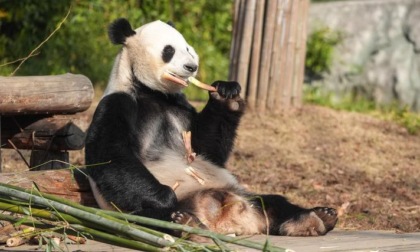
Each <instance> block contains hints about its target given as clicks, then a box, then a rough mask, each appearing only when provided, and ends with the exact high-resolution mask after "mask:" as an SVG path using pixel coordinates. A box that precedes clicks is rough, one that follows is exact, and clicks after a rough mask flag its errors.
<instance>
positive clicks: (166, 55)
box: [162, 45, 175, 63]
mask: <svg viewBox="0 0 420 252" xmlns="http://www.w3.org/2000/svg"><path fill="white" fill-rule="evenodd" d="M174 54H175V48H174V47H173V46H171V45H167V46H165V47H164V48H163V51H162V60H163V62H165V63H168V62H169V61H171V59H172V58H173V57H174Z"/></svg>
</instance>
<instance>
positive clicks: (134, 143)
mask: <svg viewBox="0 0 420 252" xmlns="http://www.w3.org/2000/svg"><path fill="white" fill-rule="evenodd" d="M109 36H110V39H111V41H112V42H113V43H115V44H123V48H122V50H121V52H120V53H119V55H118V56H117V58H116V61H115V64H114V67H113V70H112V73H111V78H110V81H109V84H108V88H107V90H106V94H105V96H104V97H103V98H102V100H101V102H100V103H99V105H98V107H97V109H96V112H95V115H94V117H93V121H92V124H91V126H90V128H89V131H88V134H87V138H86V164H87V165H93V166H89V167H88V173H89V175H90V182H91V186H92V189H93V191H94V194H95V198H96V199H97V201H98V204H99V206H100V207H101V208H109V209H112V207H111V205H110V204H109V203H111V202H112V203H113V204H115V205H116V206H117V207H118V208H119V209H122V210H124V211H127V212H132V213H135V214H138V215H142V216H147V217H152V218H158V219H162V220H172V221H175V222H178V223H182V224H186V223H187V222H188V223H189V224H190V225H198V226H201V227H206V228H209V229H211V230H213V231H216V232H221V233H235V234H238V235H241V234H256V233H265V232H266V230H268V231H269V233H270V234H274V235H299V236H301V235H303V236H308V235H323V234H325V233H327V232H328V231H330V230H332V229H333V228H334V225H335V223H336V221H337V214H336V212H335V210H334V209H331V208H326V207H317V208H313V209H305V208H302V207H299V206H296V205H293V204H291V203H289V202H288V201H287V200H286V199H285V198H283V197H282V196H279V195H256V194H252V193H249V192H246V191H245V190H243V189H242V188H241V186H240V185H239V184H238V182H237V180H236V179H235V177H234V176H233V175H232V174H231V173H229V171H228V170H226V169H225V168H224V165H225V162H226V161H227V159H228V157H229V154H230V152H231V150H232V147H233V142H234V138H235V134H236V129H237V127H238V124H239V120H240V118H241V116H242V114H243V110H244V102H243V100H242V99H241V98H240V97H239V93H240V89H241V87H240V86H239V84H238V83H236V82H224V81H217V82H215V83H213V86H214V87H215V88H216V89H217V92H211V93H210V98H209V101H208V103H207V105H206V106H205V108H204V109H203V110H202V111H201V112H200V113H197V112H196V111H195V109H194V108H193V107H192V106H191V105H190V104H189V103H188V102H187V100H186V99H185V97H184V95H183V94H182V93H181V92H180V91H181V90H182V88H184V87H185V86H186V79H187V78H188V77H190V76H195V74H196V73H197V69H198V56H197V54H196V53H195V51H194V49H193V48H192V47H191V46H189V45H188V44H187V42H186V41H185V39H184V38H183V36H182V35H181V34H180V33H179V32H177V31H176V30H175V29H174V28H173V27H171V26H169V25H168V24H165V23H162V22H160V21H155V22H152V23H149V24H146V25H144V26H142V27H140V28H138V29H136V30H132V28H131V26H130V24H129V23H128V21H127V20H125V19H118V20H116V21H115V22H114V23H113V24H111V26H110V28H109ZM184 131H191V145H192V149H193V150H194V151H195V152H196V153H197V156H196V157H195V158H194V161H193V162H192V163H190V162H189V161H188V160H187V158H186V154H188V153H187V152H186V145H187V144H186V143H185V141H184V140H183V135H182V133H183V132H184ZM192 157H193V156H192ZM94 164H100V165H94ZM187 168H189V170H188V171H187ZM265 214H266V215H267V216H265ZM266 217H267V218H268V226H267V221H266Z"/></svg>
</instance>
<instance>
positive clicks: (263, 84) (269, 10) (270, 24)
mask: <svg viewBox="0 0 420 252" xmlns="http://www.w3.org/2000/svg"><path fill="white" fill-rule="evenodd" d="M276 11H277V0H269V1H267V6H266V19H265V28H264V37H263V47H262V55H261V64H260V68H259V73H260V76H259V80H258V82H259V86H258V95H257V110H258V111H259V112H261V113H264V112H265V110H266V108H267V107H266V105H267V92H268V88H269V81H270V63H271V56H272V55H271V50H272V46H273V38H274V28H275V22H276Z"/></svg>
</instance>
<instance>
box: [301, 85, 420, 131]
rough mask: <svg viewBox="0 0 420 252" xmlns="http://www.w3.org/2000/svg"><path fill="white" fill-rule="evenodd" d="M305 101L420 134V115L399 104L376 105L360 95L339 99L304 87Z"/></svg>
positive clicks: (315, 89) (328, 93)
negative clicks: (382, 121) (353, 113)
mask: <svg viewBox="0 0 420 252" xmlns="http://www.w3.org/2000/svg"><path fill="white" fill-rule="evenodd" d="M303 97H304V98H303V99H304V101H305V102H306V103H310V104H317V105H321V106H326V107H330V108H333V109H337V110H345V111H354V112H358V113H366V114H371V115H373V116H376V117H378V118H381V119H385V120H391V121H394V122H396V123H398V124H400V125H401V126H403V127H405V128H406V129H407V131H408V132H409V133H410V134H418V133H419V132H420V114H418V113H414V112H412V111H410V109H409V108H408V107H407V106H403V107H402V106H400V105H398V104H392V105H387V106H385V105H381V106H380V105H376V104H375V102H374V101H372V100H369V99H367V98H365V97H364V96H360V95H345V96H343V97H340V98H339V99H334V98H335V96H334V95H333V94H332V93H331V92H327V91H325V90H322V89H320V88H318V87H314V86H307V85H306V86H304V95H303Z"/></svg>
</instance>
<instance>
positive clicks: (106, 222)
mask: <svg viewBox="0 0 420 252" xmlns="http://www.w3.org/2000/svg"><path fill="white" fill-rule="evenodd" d="M28 191H29V192H28ZM1 193H3V194H5V195H13V197H16V198H19V199H22V200H26V201H30V202H33V203H36V204H39V205H43V206H45V207H51V206H52V207H54V208H55V209H57V210H58V211H59V212H60V213H58V214H57V215H61V217H62V219H67V217H70V218H72V219H71V223H73V224H79V225H83V226H89V227H99V228H103V227H105V228H107V229H108V230H112V231H116V232H118V233H121V234H122V235H125V236H129V237H133V234H135V235H138V233H139V232H141V233H146V232H145V231H148V230H150V229H147V228H144V227H139V226H136V225H133V224H130V225H128V224H127V221H131V222H135V223H139V224H144V225H148V226H154V227H159V228H166V229H173V230H181V231H184V232H188V233H192V234H198V235H201V236H205V237H209V238H212V239H214V240H221V241H224V242H229V243H232V244H237V245H241V246H245V247H249V248H255V249H260V250H261V249H263V248H264V245H263V244H261V243H257V242H252V241H248V240H243V239H242V238H239V239H238V238H235V237H229V236H225V235H220V234H216V233H213V232H210V231H208V230H203V229H198V228H193V227H189V226H183V225H180V224H176V223H170V222H166V221H161V220H155V219H151V218H146V217H141V216H135V215H129V214H124V213H119V212H112V211H106V210H100V209H95V208H90V207H85V206H82V205H79V204H76V203H74V202H71V201H69V200H65V199H62V198H59V197H56V196H53V195H48V194H45V193H41V192H39V191H32V192H31V191H30V190H25V189H21V188H16V187H14V186H10V185H5V184H2V183H0V194H1ZM31 193H32V194H31ZM33 193H36V194H38V195H40V196H37V195H33ZM3 204H7V203H3ZM10 205H11V204H9V206H6V210H8V211H12V210H16V211H17V210H20V211H21V212H22V213H24V212H25V211H24V210H23V209H19V206H18V207H16V206H14V207H12V206H10ZM0 209H4V208H2V205H1V202H0ZM32 210H33V211H32V212H33V216H37V217H42V216H43V217H44V218H53V219H54V220H57V219H56V215H55V214H52V213H51V212H48V211H46V210H38V209H34V208H32ZM80 212H82V213H80ZM69 222H70V221H69ZM114 223H115V225H114ZM121 225H122V227H121ZM139 229H141V230H139ZM133 230H134V231H137V232H134V231H133ZM130 231H131V232H130ZM154 232H155V234H158V235H159V234H160V235H161V234H162V233H160V232H158V231H154ZM146 234H147V235H146V237H143V236H142V239H141V241H144V242H147V243H150V242H152V243H153V245H155V244H156V245H157V246H174V245H175V244H174V243H171V242H169V241H167V240H165V239H163V238H161V237H162V236H159V237H156V236H153V235H152V234H149V233H146ZM134 237H135V238H138V237H137V236H134ZM149 237H151V238H149ZM161 241H163V242H161ZM158 242H161V243H160V244H159V243H158ZM179 242H180V241H179V240H178V241H177V243H179ZM164 243H166V244H168V245H164ZM270 249H272V250H271V251H286V250H285V249H283V248H279V247H270Z"/></svg>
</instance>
